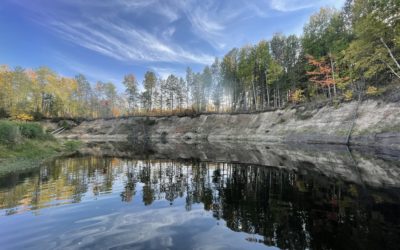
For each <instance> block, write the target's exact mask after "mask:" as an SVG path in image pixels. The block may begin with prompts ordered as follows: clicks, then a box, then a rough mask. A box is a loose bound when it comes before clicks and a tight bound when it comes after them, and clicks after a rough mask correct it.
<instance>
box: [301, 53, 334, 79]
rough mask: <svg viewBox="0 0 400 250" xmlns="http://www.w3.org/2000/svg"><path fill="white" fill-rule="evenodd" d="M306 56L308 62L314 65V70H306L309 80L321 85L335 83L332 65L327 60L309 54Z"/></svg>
mask: <svg viewBox="0 0 400 250" xmlns="http://www.w3.org/2000/svg"><path fill="white" fill-rule="evenodd" d="M306 58H307V60H308V63H309V64H310V65H311V66H314V67H315V70H314V71H308V72H307V75H308V76H310V81H311V82H313V83H315V84H317V85H318V86H321V87H330V86H332V85H335V84H336V83H335V81H334V79H333V77H332V67H331V65H330V63H329V62H326V60H324V59H321V60H318V59H315V58H314V57H313V56H311V55H307V56H306Z"/></svg>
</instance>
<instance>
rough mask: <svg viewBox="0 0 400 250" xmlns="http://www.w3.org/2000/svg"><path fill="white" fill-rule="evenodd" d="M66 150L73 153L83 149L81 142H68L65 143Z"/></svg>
mask: <svg viewBox="0 0 400 250" xmlns="http://www.w3.org/2000/svg"><path fill="white" fill-rule="evenodd" d="M64 147H65V150H67V151H70V152H73V151H76V150H78V149H79V148H80V147H81V142H80V141H66V142H65V143H64Z"/></svg>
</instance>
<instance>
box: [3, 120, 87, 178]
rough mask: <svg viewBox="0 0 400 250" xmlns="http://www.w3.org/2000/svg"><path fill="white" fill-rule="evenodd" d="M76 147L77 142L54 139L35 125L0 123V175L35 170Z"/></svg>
mask: <svg viewBox="0 0 400 250" xmlns="http://www.w3.org/2000/svg"><path fill="white" fill-rule="evenodd" d="M79 147H80V142H78V141H63V140H57V139H56V138H54V137H53V136H52V135H50V134H48V133H46V132H45V131H44V129H43V127H42V126H41V125H40V124H38V123H33V122H23V123H21V122H14V121H8V120H1V121H0V172H3V171H10V170H19V169H25V168H29V167H36V166H38V165H40V164H41V163H42V162H43V161H45V160H47V159H51V158H53V157H57V156H61V155H65V154H69V153H71V152H74V151H76V150H77V149H78V148H79Z"/></svg>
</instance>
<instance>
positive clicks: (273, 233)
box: [0, 142, 400, 249]
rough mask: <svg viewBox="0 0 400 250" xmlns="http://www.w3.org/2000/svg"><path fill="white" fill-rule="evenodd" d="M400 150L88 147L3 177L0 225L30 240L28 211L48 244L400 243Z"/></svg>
mask: <svg viewBox="0 0 400 250" xmlns="http://www.w3.org/2000/svg"><path fill="white" fill-rule="evenodd" d="M398 155H399V154H396V152H391V151H384V150H380V151H377V150H376V149H365V148H364V149H363V148H352V149H351V150H349V149H348V148H346V147H338V146H328V147H323V146H321V145H318V146H310V145H308V146H304V145H302V146H301V147H298V146H295V145H292V146H287V145H286V146H283V145H269V146H266V145H263V144H235V143H226V142H225V143H222V142H221V143H214V144H184V143H176V144H174V143H161V144H146V145H143V144H141V145H132V144H128V143H89V144H88V147H86V148H84V149H82V150H81V151H80V152H79V154H78V155H77V156H76V157H69V158H60V159H56V160H54V161H53V162H49V163H46V164H45V165H43V166H42V167H40V168H38V169H30V170H27V171H24V172H16V173H8V174H5V175H3V176H0V209H1V210H0V216H2V217H0V225H1V224H2V220H3V219H4V218H7V223H9V224H10V225H12V226H13V227H14V228H15V230H17V229H18V230H19V231H18V232H19V237H21V238H22V237H24V235H25V233H26V234H28V233H27V232H25V231H24V230H28V229H27V227H28V225H29V220H28V222H26V224H25V227H22V226H21V225H20V224H18V221H17V220H18V218H20V217H18V216H25V215H29V214H33V215H40V216H42V220H43V221H45V222H43V223H45V224H43V225H42V224H38V222H36V223H33V222H32V223H33V224H32V227H35V228H37V229H38V231H39V232H41V233H39V234H41V236H42V238H41V239H42V240H40V241H35V240H32V242H30V244H33V245H34V246H42V247H43V246H46V248H53V247H57V248H65V247H73V246H76V244H78V242H79V244H82V246H83V247H96V246H97V247H98V246H102V247H106V248H110V247H117V248H118V247H132V248H134V247H138V248H143V249H148V248H154V249H157V248H166V247H169V248H176V249H178V248H181V249H188V248H194V247H195V246H196V244H199V245H200V246H202V247H205V248H207V244H211V245H208V247H215V248H227V249H228V248H229V249H233V248H238V249H240V248H251V249H255V248H263V247H267V246H276V247H279V248H283V249H306V248H311V249H396V248H397V246H399V245H400V216H399V215H400V192H399V191H400V180H399V176H400V163H399V162H400V161H399V159H398V158H397V156H398ZM107 199H109V200H107ZM66 204H70V205H69V206H62V205H66ZM74 205H75V206H74ZM78 205H79V206H78ZM127 205H128V206H127ZM68 207H70V209H72V208H74V209H76V211H75V210H72V211H71V210H69V209H67V208H68ZM73 211H75V212H73ZM204 213H205V214H204ZM48 214H51V215H52V216H50V217H51V219H50V217H49V218H48V217H47V216H48ZM11 215H12V216H11ZM40 216H39V217H40ZM35 217H37V216H34V217H33V218H35ZM13 218H15V221H14V220H13ZM55 218H56V219H55ZM32 220H34V219H32ZM216 223H217V224H216ZM216 225H218V226H216ZM41 226H42V227H43V228H41ZM0 228H1V229H0V234H2V235H5V237H4V238H3V239H0V243H1V244H2V245H3V246H6V248H7V246H8V247H10V248H12V246H14V247H22V246H24V245H23V244H22V243H21V244H22V245H11V243H10V241H7V240H6V239H11V238H10V237H11V236H10V237H8V236H9V235H8V234H11V233H12V232H8V231H7V230H5V229H4V226H3V225H1V227H0ZM135 230H136V231H135ZM146 230H147V231H146ZM11 231H13V230H11ZM134 232H135V233H134ZM138 232H140V233H138ZM31 234H32V232H30V233H29V234H28V235H31ZM43 235H47V236H48V235H52V237H48V238H47V240H46V237H43ZM217 235H218V236H217ZM13 237H14V238H18V237H17V236H13ZM37 237H38V238H40V237H39V235H38V236H37ZM218 237H219V238H218ZM33 238H34V237H33ZM43 238H45V239H44V240H43ZM210 239H213V240H210ZM239 239H242V240H243V242H244V243H243V242H239ZM236 241H237V242H236ZM22 242H24V241H22ZM210 242H211V243H210ZM13 244H17V243H13ZM246 244H249V245H246Z"/></svg>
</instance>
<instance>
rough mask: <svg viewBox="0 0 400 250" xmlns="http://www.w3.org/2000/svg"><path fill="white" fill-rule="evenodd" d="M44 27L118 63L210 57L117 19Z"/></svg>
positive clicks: (208, 59)
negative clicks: (118, 61) (167, 41)
mask: <svg viewBox="0 0 400 250" xmlns="http://www.w3.org/2000/svg"><path fill="white" fill-rule="evenodd" d="M46 25H47V26H48V27H49V28H51V29H52V30H54V31H55V32H57V33H59V34H60V35H61V37H62V38H64V39H66V40H68V41H70V42H73V43H75V44H77V45H79V46H82V47H85V48H87V49H90V50H93V51H96V52H98V53H100V54H103V55H106V56H109V57H112V58H115V59H117V60H121V61H144V62H180V63H198V64H209V63H210V62H212V60H213V58H214V57H213V56H211V55H207V54H203V53H194V52H191V51H187V50H185V49H183V48H182V47H180V46H178V45H176V44H167V43H166V42H164V41H162V40H161V39H160V38H158V37H157V36H155V35H153V34H151V33H149V32H147V31H145V30H141V29H139V28H135V27H134V26H131V25H127V24H125V23H123V21H121V20H117V22H115V21H114V22H111V21H110V20H106V19H102V18H96V19H93V20H90V21H87V22H81V21H80V22H62V21H53V22H50V23H49V24H46ZM170 32H171V33H172V32H173V31H172V30H171V31H170Z"/></svg>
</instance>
